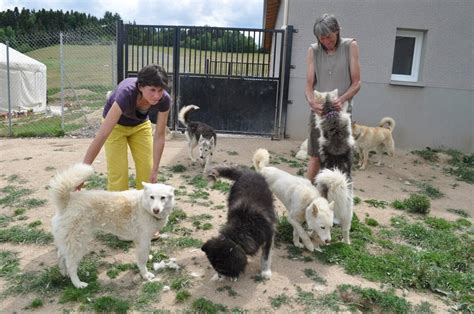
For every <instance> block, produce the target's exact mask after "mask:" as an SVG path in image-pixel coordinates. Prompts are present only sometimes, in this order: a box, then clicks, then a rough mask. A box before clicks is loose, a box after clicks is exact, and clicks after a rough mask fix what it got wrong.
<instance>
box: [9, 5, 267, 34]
mask: <svg viewBox="0 0 474 314" xmlns="http://www.w3.org/2000/svg"><path fill="white" fill-rule="evenodd" d="M15 6H16V7H18V8H19V9H20V10H21V8H27V9H30V10H32V9H35V10H36V11H38V10H40V9H43V8H44V9H46V10H49V9H53V10H63V11H64V12H66V11H68V10H74V11H78V12H83V13H88V14H91V15H93V16H96V17H99V18H100V17H103V16H104V13H105V11H110V12H112V13H118V14H119V15H120V16H121V17H122V19H123V21H124V23H128V22H133V21H135V22H136V23H137V24H152V25H195V26H203V25H209V26H221V27H246V28H261V27H262V26H263V0H0V11H6V10H7V9H11V10H13V9H14V8H15Z"/></svg>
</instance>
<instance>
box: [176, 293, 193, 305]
mask: <svg viewBox="0 0 474 314" xmlns="http://www.w3.org/2000/svg"><path fill="white" fill-rule="evenodd" d="M190 297H191V293H189V291H188V290H179V291H178V292H176V302H178V303H184V302H186V301H187V300H188V299H189V298H190Z"/></svg>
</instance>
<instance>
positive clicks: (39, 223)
mask: <svg viewBox="0 0 474 314" xmlns="http://www.w3.org/2000/svg"><path fill="white" fill-rule="evenodd" d="M42 224H43V223H42V222H41V221H40V220H35V221H33V222H31V223H29V224H28V227H30V228H35V227H38V226H41V225H42Z"/></svg>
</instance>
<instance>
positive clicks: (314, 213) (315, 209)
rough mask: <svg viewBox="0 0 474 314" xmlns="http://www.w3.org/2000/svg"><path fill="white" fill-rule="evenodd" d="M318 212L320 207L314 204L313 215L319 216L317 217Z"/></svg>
mask: <svg viewBox="0 0 474 314" xmlns="http://www.w3.org/2000/svg"><path fill="white" fill-rule="evenodd" d="M318 211H319V208H318V205H316V204H313V210H312V212H313V215H314V216H317V215H318Z"/></svg>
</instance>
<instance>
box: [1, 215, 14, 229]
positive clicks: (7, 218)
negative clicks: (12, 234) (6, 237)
mask: <svg viewBox="0 0 474 314" xmlns="http://www.w3.org/2000/svg"><path fill="white" fill-rule="evenodd" d="M12 220H13V219H12V217H10V216H7V215H0V228H5V227H6V226H8V225H9V224H10V222H11V221H12Z"/></svg>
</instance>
